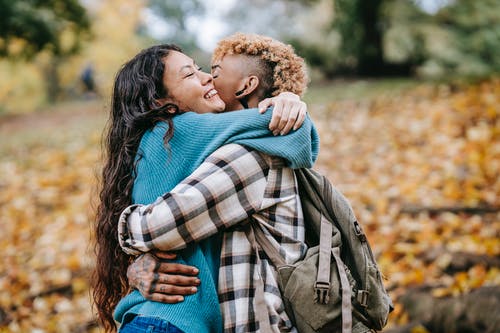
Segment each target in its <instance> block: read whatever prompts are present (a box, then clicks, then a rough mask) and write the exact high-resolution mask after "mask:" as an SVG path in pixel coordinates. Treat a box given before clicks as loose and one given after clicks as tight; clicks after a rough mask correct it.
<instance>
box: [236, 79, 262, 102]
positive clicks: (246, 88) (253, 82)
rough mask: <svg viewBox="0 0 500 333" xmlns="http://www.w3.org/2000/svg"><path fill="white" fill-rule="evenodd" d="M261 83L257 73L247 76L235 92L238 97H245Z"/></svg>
mask: <svg viewBox="0 0 500 333" xmlns="http://www.w3.org/2000/svg"><path fill="white" fill-rule="evenodd" d="M259 83H260V81H259V78H258V77H257V76H255V75H250V76H247V77H245V78H244V79H243V80H242V82H241V86H242V88H241V89H239V90H238V91H237V92H236V93H235V95H236V97H237V98H243V97H245V96H249V95H251V94H252V93H254V92H255V91H256V90H257V88H258V87H259Z"/></svg>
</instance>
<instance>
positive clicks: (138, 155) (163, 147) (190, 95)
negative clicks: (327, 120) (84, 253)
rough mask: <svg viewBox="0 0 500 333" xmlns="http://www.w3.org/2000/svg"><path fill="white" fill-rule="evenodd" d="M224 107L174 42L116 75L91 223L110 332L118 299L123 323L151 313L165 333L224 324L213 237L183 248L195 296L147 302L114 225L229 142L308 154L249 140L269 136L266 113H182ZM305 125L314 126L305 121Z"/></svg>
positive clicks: (98, 290)
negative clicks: (196, 278)
mask: <svg viewBox="0 0 500 333" xmlns="http://www.w3.org/2000/svg"><path fill="white" fill-rule="evenodd" d="M223 109H224V102H223V101H222V100H221V99H220V98H219V96H218V93H217V91H216V90H215V89H214V86H213V81H212V77H211V76H210V75H209V74H207V73H204V72H202V71H201V70H200V69H199V68H198V67H197V66H196V65H195V63H194V61H193V60H192V59H191V58H189V57H187V56H186V55H184V54H183V53H181V51H180V49H179V48H178V47H176V46H174V45H168V44H167V45H158V46H154V47H151V48H148V49H146V50H144V51H142V52H141V53H139V54H138V55H137V56H135V57H134V58H133V59H132V60H130V61H129V62H127V63H126V64H125V65H124V66H123V67H122V69H121V70H120V71H119V73H118V74H117V76H116V79H115V85H114V90H113V97H112V105H111V115H110V119H109V123H108V128H107V133H106V139H105V142H104V144H105V151H106V156H105V165H104V169H103V173H102V189H101V193H100V204H99V206H98V210H97V221H96V228H95V238H96V255H97V262H96V269H95V274H94V279H93V287H94V289H93V296H94V302H95V305H96V307H97V310H98V314H99V318H100V320H101V321H102V323H103V324H104V327H105V329H106V331H114V330H116V323H115V321H114V318H113V311H114V310H115V307H116V306H117V304H118V302H119V301H120V300H121V302H120V304H121V306H122V308H126V309H127V310H126V311H124V313H123V314H122V315H121V316H118V318H117V320H119V321H120V322H122V324H123V323H124V322H128V321H130V320H132V319H133V318H135V317H137V316H139V317H141V316H149V317H158V318H161V320H162V323H161V324H162V325H163V327H164V331H166V332H178V331H180V330H179V328H180V329H182V331H184V332H220V331H221V329H222V324H221V316H220V311H219V308H218V298H217V291H216V288H215V283H216V282H215V281H216V280H215V281H214V278H213V274H212V272H214V267H215V266H214V265H215V264H214V262H213V261H214V260H217V258H216V256H217V255H216V254H217V253H218V252H217V246H219V247H220V243H218V239H217V237H214V239H209V240H207V242H205V243H204V244H193V245H192V246H190V247H189V248H188V249H186V250H184V251H182V252H181V253H180V255H179V257H180V258H179V259H178V262H180V263H184V264H189V265H191V266H195V267H198V268H199V270H200V279H201V281H202V284H201V285H200V288H199V291H198V293H197V294H196V297H186V299H185V301H184V302H182V303H178V304H160V303H156V302H151V301H148V300H146V299H144V298H143V297H142V296H141V295H140V294H139V293H138V292H132V293H131V294H129V295H128V296H127V297H125V295H127V293H129V291H130V290H129V285H128V282H127V277H126V272H127V267H128V265H129V264H130V260H131V259H130V257H129V256H128V255H126V254H125V253H123V252H122V250H121V248H120V246H119V240H118V231H117V222H118V218H119V215H120V213H121V212H122V210H123V209H124V208H125V207H127V206H129V205H130V204H132V203H144V204H145V203H151V202H152V201H154V199H156V197H158V196H159V195H161V194H162V193H164V192H167V191H168V190H170V189H171V188H172V187H174V186H175V185H176V184H177V183H179V182H180V181H181V180H182V179H184V178H185V177H186V176H187V175H189V174H190V173H191V172H192V171H193V170H194V169H195V168H196V167H197V166H198V165H199V164H200V163H201V162H202V161H203V160H204V159H205V158H206V157H207V156H208V155H209V154H210V153H211V152H213V151H214V150H215V149H217V148H218V147H220V146H221V145H223V144H225V143H229V142H235V143H244V144H246V145H248V146H250V147H251V146H252V145H256V146H257V147H258V149H259V150H263V151H265V152H266V153H269V154H271V155H276V156H280V157H283V158H285V159H288V160H289V161H291V163H292V164H293V163H294V158H295V159H297V156H299V155H300V156H301V157H300V158H302V156H304V154H303V153H304V152H303V151H300V149H297V150H295V151H292V152H288V151H286V152H283V151H284V149H282V148H283V147H280V145H279V144H277V145H273V146H271V147H268V148H269V149H267V151H266V147H264V148H263V146H262V142H257V144H256V143H255V140H256V138H259V137H266V136H267V137H272V136H273V135H272V133H271V132H270V131H269V130H268V129H267V127H268V124H269V121H270V116H268V115H267V116H266V115H262V116H261V115H259V113H258V112H253V113H252V112H250V113H247V112H244V111H242V112H235V113H227V114H220V115H210V116H209V117H202V115H197V114H194V113H192V112H187V111H196V112H220V111H222V110H223ZM254 111H255V110H254ZM185 112H187V113H185ZM214 117H215V118H214ZM308 130H309V132H310V131H311V128H310V126H309V129H308ZM309 132H307V129H304V130H302V129H301V130H299V131H296V134H295V135H302V136H305V137H307V136H309V140H311V134H310V133H309ZM158 138H161V140H158ZM283 138H285V137H281V139H280V140H283ZM175 140H189V142H191V143H192V146H190V147H191V148H190V149H186V150H185V151H177V150H175V149H170V147H171V146H172V147H175ZM276 140H278V138H276ZM286 140H287V141H286V142H285V141H283V142H281V145H283V146H286V147H290V145H291V143H293V141H294V138H293V136H290V138H287V139H286ZM308 149H309V150H310V147H309V148H308ZM288 150H290V149H288ZM158 155H161V158H160V160H161V161H163V162H164V164H162V165H160V166H158V163H156V162H155V163H151V161H153V160H154V159H153V158H156V157H157V156H158ZM309 155H310V152H309ZM305 156H308V155H307V153H306V154H305ZM155 161H156V160H155ZM295 162H296V160H295ZM214 244H215V245H214ZM214 249H215V252H214V253H212V252H211V251H212V250H214ZM124 297H125V298H124ZM193 310H194V311H193ZM181 317H184V318H181Z"/></svg>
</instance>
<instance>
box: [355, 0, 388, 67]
mask: <svg viewBox="0 0 500 333" xmlns="http://www.w3.org/2000/svg"><path fill="white" fill-rule="evenodd" d="M381 5H382V0H369V1H366V0H365V1H363V0H361V1H358V6H357V11H358V15H359V18H360V24H361V27H362V29H361V30H362V37H361V41H360V47H359V48H358V72H359V74H360V75H369V76H372V75H380V74H383V73H381V72H382V69H383V68H384V67H386V64H385V62H384V57H383V45H382V31H381V27H380V22H379V19H380V14H379V13H380V7H381Z"/></svg>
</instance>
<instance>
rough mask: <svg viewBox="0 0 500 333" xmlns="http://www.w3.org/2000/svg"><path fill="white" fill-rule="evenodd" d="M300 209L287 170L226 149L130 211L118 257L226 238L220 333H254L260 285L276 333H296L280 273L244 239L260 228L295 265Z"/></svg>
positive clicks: (300, 251)
mask: <svg viewBox="0 0 500 333" xmlns="http://www.w3.org/2000/svg"><path fill="white" fill-rule="evenodd" d="M303 222H304V221H303V214H302V207H301V205H300V199H299V196H298V188H297V182H296V179H295V175H294V172H293V170H292V169H290V168H287V167H285V164H284V162H283V160H281V159H279V158H273V157H269V156H267V155H264V154H262V153H259V152H257V151H254V150H251V149H249V148H246V147H243V146H240V145H236V144H230V145H225V146H223V147H221V148H219V149H218V150H217V151H215V152H214V153H213V154H211V155H210V156H209V157H208V158H207V159H206V160H205V161H204V163H203V164H202V165H200V167H199V168H198V169H197V170H196V171H195V172H193V174H191V175H190V176H189V177H188V178H186V179H185V180H184V181H183V182H181V183H180V184H179V185H177V186H176V187H175V188H174V189H173V190H172V191H171V192H169V193H167V194H165V195H163V197H160V198H158V200H156V201H155V202H154V203H153V204H151V205H148V206H142V205H133V206H130V207H128V208H127V209H125V210H124V212H123V213H122V215H121V217H120V221H119V239H120V244H121V246H122V248H123V250H124V251H125V252H127V253H129V254H134V255H137V254H140V253H142V252H147V251H150V250H153V249H160V250H168V251H172V250H178V249H182V248H184V247H186V246H187V244H189V243H191V242H199V241H201V240H203V239H206V238H207V237H210V236H212V235H214V234H215V233H217V232H219V231H224V232H223V241H222V249H221V261H220V268H219V280H218V295H219V302H220V306H221V311H222V317H223V320H224V332H259V331H260V330H259V325H258V320H257V318H256V314H255V312H254V310H253V309H254V304H255V303H254V302H255V298H254V296H255V288H256V282H255V281H256V280H257V279H260V278H262V279H263V281H264V289H265V296H264V297H265V302H266V305H267V310H268V313H269V320H270V323H271V326H272V329H273V331H274V332H296V329H295V328H294V327H293V324H292V323H291V321H290V319H289V317H288V315H287V314H286V313H285V309H284V304H283V301H282V298H281V293H280V291H279V287H278V283H277V272H276V269H275V268H274V266H273V265H272V264H271V263H270V262H269V261H268V259H267V257H266V255H265V253H264V252H263V251H259V253H257V251H255V250H254V249H253V247H252V244H251V243H250V242H249V241H248V239H247V234H246V233H245V231H244V228H245V225H246V224H248V223H258V224H259V225H260V227H261V228H262V230H263V231H264V233H265V234H266V236H268V238H269V239H270V240H271V242H272V243H273V244H274V245H275V247H276V248H277V249H278V251H279V252H280V253H281V254H282V255H283V258H285V261H286V262H287V263H289V264H293V263H295V262H296V261H298V260H299V259H301V258H302V257H303V256H304V254H305V252H306V245H305V242H304V233H305V230H304V223H303Z"/></svg>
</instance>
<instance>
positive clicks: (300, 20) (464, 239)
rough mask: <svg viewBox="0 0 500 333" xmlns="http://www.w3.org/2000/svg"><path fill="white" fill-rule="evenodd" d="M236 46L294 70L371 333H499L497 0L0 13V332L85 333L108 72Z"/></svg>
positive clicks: (164, 3) (6, 7)
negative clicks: (354, 257)
mask: <svg viewBox="0 0 500 333" xmlns="http://www.w3.org/2000/svg"><path fill="white" fill-rule="evenodd" d="M235 31H244V32H255V33H262V34H266V35H270V36H272V37H275V38H278V39H280V40H283V41H285V42H287V43H291V44H292V45H293V46H294V47H295V49H296V51H297V52H298V53H299V54H300V55H302V56H303V57H305V59H306V61H307V63H308V66H309V72H310V76H311V83H310V88H309V90H308V92H307V93H306V95H305V97H304V99H305V101H306V102H307V103H308V107H309V113H310V115H311V117H312V118H313V119H314V121H315V123H316V125H317V127H318V129H319V131H320V135H321V153H320V159H319V161H318V162H317V164H316V166H315V168H316V169H318V170H320V171H321V172H322V173H324V174H326V175H327V176H328V177H329V179H330V180H331V181H332V182H333V184H335V185H336V186H337V187H338V188H339V189H340V190H341V191H342V192H343V193H344V194H345V195H346V196H347V197H348V199H349V200H350V201H351V203H352V205H353V207H354V210H355V213H356V215H357V217H358V219H359V220H360V222H361V224H362V226H363V227H364V229H365V231H366V232H367V234H368V238H369V240H370V242H371V245H372V248H373V250H374V252H375V255H376V257H377V260H378V263H379V265H380V268H381V271H382V272H383V274H384V276H385V278H386V280H385V283H386V287H387V289H388V290H389V292H390V294H391V296H392V298H393V300H394V301H395V310H394V311H393V313H391V315H390V318H389V323H388V325H387V327H386V329H385V330H384V332H411V333H425V332H429V333H440V332H500V316H499V315H498V308H499V304H500V196H499V195H500V177H499V175H500V74H499V73H500V2H498V1H496V0H480V1H470V0H335V1H334V0H302V1H299V0H297V1H284V0H275V1H261V0H257V1H249V0H240V1H235V0H224V1H216V0H210V1H208V0H207V1H201V0H190V1H188V0H185V1H168V0H150V1H147V0H128V1H124V0H103V1H98V0H81V1H78V0H45V1H36V0H16V1H9V0H0V230H2V237H1V239H0V249H1V252H2V260H1V261H0V332H36V333H42V332H99V331H100V329H99V327H98V325H97V323H96V321H95V316H94V314H93V311H92V309H91V300H90V294H89V273H90V271H91V270H92V267H93V262H94V259H93V252H92V248H91V246H90V239H91V237H92V232H91V230H92V224H93V214H94V212H93V207H95V202H96V198H97V193H98V192H97V187H96V183H97V179H98V178H99V172H100V167H101V134H102V130H103V128H104V125H105V122H106V119H107V113H108V112H109V99H110V98H109V96H110V91H111V87H112V82H113V77H114V74H115V73H116V71H117V70H118V69H119V67H120V65H121V64H122V63H124V62H125V61H126V60H127V59H129V58H130V57H132V56H133V55H135V54H136V53H137V52H138V51H139V50H140V49H142V48H143V47H146V46H149V45H152V44H154V43H159V42H175V43H177V44H179V45H181V46H182V47H183V48H184V50H185V51H186V52H187V53H188V54H190V55H192V56H193V57H194V58H195V59H197V61H198V62H199V63H200V64H201V65H202V66H203V67H204V68H205V69H208V68H209V67H208V66H209V61H210V52H211V50H212V49H213V48H214V46H215V42H216V41H217V39H218V38H221V37H224V36H226V35H228V34H230V33H232V32H235ZM85 69H87V74H88V73H89V70H90V73H91V78H92V80H93V86H92V85H89V83H88V81H87V84H84V80H83V77H82V73H83V72H84V71H85ZM87 78H88V76H87Z"/></svg>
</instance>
